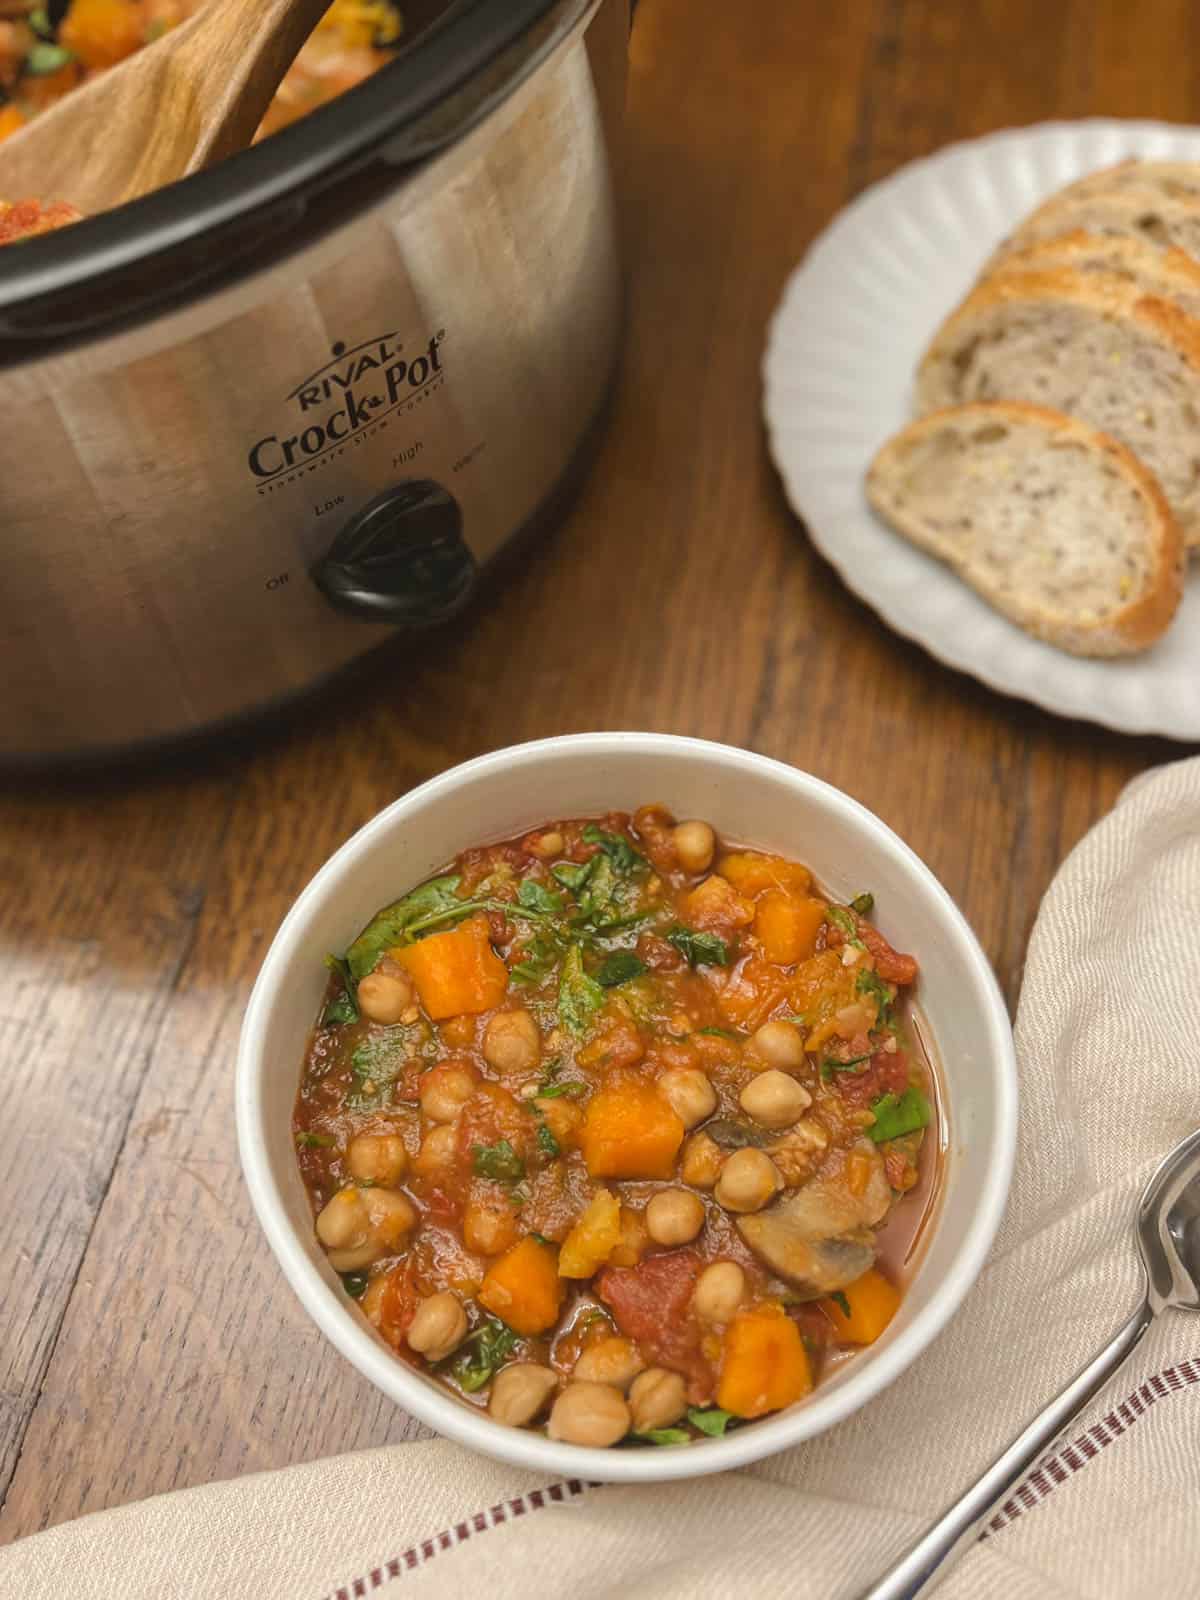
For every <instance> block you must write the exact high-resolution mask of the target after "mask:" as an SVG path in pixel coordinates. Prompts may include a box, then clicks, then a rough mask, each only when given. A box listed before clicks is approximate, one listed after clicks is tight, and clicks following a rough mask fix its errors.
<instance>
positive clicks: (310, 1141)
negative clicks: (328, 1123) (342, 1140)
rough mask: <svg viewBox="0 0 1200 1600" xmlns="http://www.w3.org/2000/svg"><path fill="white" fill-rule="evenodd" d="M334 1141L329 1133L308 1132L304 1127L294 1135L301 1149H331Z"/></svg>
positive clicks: (335, 1141)
mask: <svg viewBox="0 0 1200 1600" xmlns="http://www.w3.org/2000/svg"><path fill="white" fill-rule="evenodd" d="M336 1143H337V1140H336V1139H335V1138H334V1137H333V1135H332V1134H331V1133H310V1132H309V1131H308V1130H307V1129H305V1131H304V1132H303V1133H298V1134H297V1135H296V1144H297V1147H298V1148H299V1149H301V1150H332V1149H333V1147H334V1145H335V1144H336Z"/></svg>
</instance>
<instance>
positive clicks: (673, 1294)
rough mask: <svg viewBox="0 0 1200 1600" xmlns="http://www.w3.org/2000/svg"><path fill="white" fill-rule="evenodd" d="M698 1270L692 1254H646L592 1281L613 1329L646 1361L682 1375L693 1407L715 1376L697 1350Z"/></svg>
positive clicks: (704, 1396) (705, 1395)
mask: <svg viewBox="0 0 1200 1600" xmlns="http://www.w3.org/2000/svg"><path fill="white" fill-rule="evenodd" d="M699 1271H700V1258H699V1257H698V1256H697V1254H696V1252H695V1251H694V1250H672V1251H671V1252H670V1253H669V1254H667V1255H660V1256H650V1257H649V1258H648V1259H647V1260H645V1261H643V1262H641V1263H640V1264H639V1265H638V1266H636V1267H606V1268H605V1269H604V1271H603V1272H602V1273H601V1274H600V1276H599V1277H598V1278H597V1279H596V1287H597V1290H598V1291H599V1294H600V1298H601V1299H602V1300H603V1301H604V1303H605V1305H608V1306H611V1307H612V1313H613V1317H614V1319H615V1321H616V1324H617V1327H618V1328H620V1330H621V1332H622V1333H623V1334H624V1335H625V1336H626V1338H628V1339H633V1340H635V1341H636V1342H637V1344H638V1345H639V1346H640V1348H641V1351H642V1354H643V1356H644V1357H645V1358H646V1360H647V1361H649V1362H652V1363H653V1364H655V1365H658V1366H664V1367H669V1368H670V1369H671V1371H673V1372H681V1373H683V1374H684V1376H685V1377H686V1378H687V1379H688V1394H689V1397H690V1398H691V1400H692V1402H693V1404H696V1405H698V1404H700V1403H701V1402H703V1401H704V1400H707V1399H708V1397H709V1396H710V1395H711V1393H712V1385H713V1372H712V1368H711V1366H710V1365H709V1363H708V1362H707V1361H706V1360H705V1359H704V1356H703V1354H702V1353H701V1350H700V1326H699V1324H698V1323H697V1321H696V1319H695V1318H694V1317H693V1316H692V1315H691V1302H692V1291H693V1289H694V1288H695V1286H696V1278H697V1276H698V1274H699Z"/></svg>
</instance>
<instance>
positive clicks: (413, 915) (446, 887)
mask: <svg viewBox="0 0 1200 1600" xmlns="http://www.w3.org/2000/svg"><path fill="white" fill-rule="evenodd" d="M461 882H462V879H461V878H460V877H458V875H457V874H456V873H447V874H446V875H445V876H444V877H441V878H431V879H430V880H429V882H428V883H423V884H422V885H421V887H420V888H419V889H414V890H413V892H412V893H411V894H406V895H405V896H404V898H403V899H402V900H396V901H394V902H393V904H392V905H390V906H385V907H384V909H383V910H382V911H379V912H376V914H375V915H374V916H373V917H372V918H371V920H370V922H368V923H367V926H366V927H365V928H364V929H363V931H362V932H361V933H360V934H359V936H358V938H357V939H355V941H354V943H353V944H352V945H351V946H350V948H349V950H347V952H346V963H347V965H348V966H349V968H350V972H351V974H352V975H353V976H354V977H355V978H356V979H357V978H365V977H366V975H367V973H368V972H373V971H374V970H375V965H376V963H377V962H378V960H379V958H380V956H381V955H382V954H383V952H384V951H385V950H389V949H390V948H391V947H392V945H395V944H401V943H402V942H403V940H404V937H405V935H406V934H407V933H408V930H409V929H410V928H411V927H412V925H413V923H415V922H419V921H422V920H423V919H425V918H427V917H429V916H431V915H433V914H434V913H437V912H442V913H446V912H452V911H454V910H456V909H457V908H458V906H460V905H463V904H465V902H463V901H460V900H459V898H458V893H457V891H458V886H459V884H460V883H461Z"/></svg>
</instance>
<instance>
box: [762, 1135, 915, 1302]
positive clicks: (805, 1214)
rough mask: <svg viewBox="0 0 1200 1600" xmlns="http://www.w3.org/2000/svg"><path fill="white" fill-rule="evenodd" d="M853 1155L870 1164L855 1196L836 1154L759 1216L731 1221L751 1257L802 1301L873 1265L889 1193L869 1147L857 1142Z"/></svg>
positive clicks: (840, 1157)
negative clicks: (876, 1232)
mask: <svg viewBox="0 0 1200 1600" xmlns="http://www.w3.org/2000/svg"><path fill="white" fill-rule="evenodd" d="M853 1149H854V1151H855V1152H856V1154H859V1159H860V1160H862V1159H865V1160H868V1161H869V1162H870V1173H869V1177H868V1179H867V1182H866V1184H865V1185H864V1186H863V1190H862V1193H861V1194H855V1193H853V1192H852V1190H851V1189H850V1187H849V1185H848V1184H847V1182H846V1167H847V1153H846V1152H844V1151H840V1150H839V1151H836V1152H834V1154H833V1155H832V1156H830V1157H829V1159H828V1160H827V1161H826V1162H825V1163H824V1165H823V1166H822V1167H821V1169H820V1171H819V1172H817V1173H816V1175H815V1176H814V1177H812V1178H810V1179H809V1181H808V1182H807V1183H806V1184H804V1185H803V1186H802V1187H801V1188H798V1189H789V1190H788V1191H787V1192H786V1193H785V1194H784V1195H783V1196H782V1197H781V1198H780V1199H778V1200H776V1201H775V1203H774V1204H773V1205H770V1206H768V1207H767V1209H766V1210H765V1211H759V1212H757V1213H755V1214H753V1215H749V1216H744V1217H739V1218H738V1219H737V1229H738V1232H739V1233H740V1234H741V1236H742V1238H743V1239H744V1240H745V1241H746V1243H747V1244H748V1245H749V1246H750V1248H751V1249H752V1250H753V1251H754V1252H755V1254H756V1255H758V1256H760V1257H761V1258H762V1260H763V1261H764V1262H765V1263H766V1264H767V1266H768V1267H770V1269H771V1271H772V1272H775V1273H777V1274H778V1275H779V1277H781V1278H783V1279H784V1280H785V1281H786V1282H787V1283H789V1284H791V1285H792V1286H793V1287H794V1288H795V1289H796V1290H798V1291H799V1293H800V1294H802V1295H804V1296H805V1297H806V1298H808V1299H816V1298H817V1297H818V1296H819V1295H825V1294H832V1293H833V1292H834V1291H835V1290H836V1289H843V1288H845V1286H846V1285H847V1284H848V1283H853V1282H854V1280H855V1278H860V1277H861V1276H862V1274H863V1273H864V1272H866V1270H867V1268H868V1267H870V1266H871V1265H872V1264H873V1262H874V1260H875V1235H874V1233H873V1232H872V1229H873V1228H874V1226H875V1225H876V1224H877V1223H879V1222H882V1220H883V1218H884V1217H885V1216H886V1215H887V1212H888V1208H889V1207H890V1205H891V1203H892V1191H891V1186H890V1185H889V1183H888V1181H887V1175H886V1173H885V1171H884V1166H883V1158H882V1157H881V1156H880V1154H879V1152H878V1150H877V1149H876V1148H875V1146H874V1145H873V1144H872V1143H871V1141H870V1140H869V1139H863V1140H861V1141H858V1142H856V1144H855V1145H854V1146H853ZM856 1187H857V1185H856Z"/></svg>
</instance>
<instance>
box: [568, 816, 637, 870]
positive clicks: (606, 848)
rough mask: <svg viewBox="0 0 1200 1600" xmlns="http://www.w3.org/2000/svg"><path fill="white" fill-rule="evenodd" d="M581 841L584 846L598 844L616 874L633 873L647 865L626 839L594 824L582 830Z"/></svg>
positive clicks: (590, 823)
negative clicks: (582, 840)
mask: <svg viewBox="0 0 1200 1600" xmlns="http://www.w3.org/2000/svg"><path fill="white" fill-rule="evenodd" d="M583 839H584V843H585V844H598V845H599V846H600V848H601V850H603V852H604V854H605V855H606V856H607V857H608V859H609V860H610V861H611V862H612V864H613V867H614V869H615V870H616V871H617V872H620V873H626V872H633V871H634V870H635V869H636V868H637V867H644V866H646V865H647V862H646V858H645V856H641V855H639V854H638V853H637V851H636V850H635V849H634V848H633V846H632V845H631V844H630V842H629V840H628V839H626V838H624V837H623V836H622V835H621V834H619V833H606V832H605V831H604V829H603V828H598V827H597V826H596V824H595V823H594V822H589V823H588V825H587V827H586V828H584V830H583Z"/></svg>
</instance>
